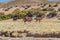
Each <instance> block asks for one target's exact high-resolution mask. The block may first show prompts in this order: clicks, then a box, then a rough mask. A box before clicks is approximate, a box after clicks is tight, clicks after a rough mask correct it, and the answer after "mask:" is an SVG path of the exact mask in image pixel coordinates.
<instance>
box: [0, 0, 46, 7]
mask: <svg viewBox="0 0 60 40" xmlns="http://www.w3.org/2000/svg"><path fill="white" fill-rule="evenodd" d="M43 2H46V0H15V1H12V2H8V3H0V4H1V7H9V6H21V5H36V4H40V3H43Z"/></svg>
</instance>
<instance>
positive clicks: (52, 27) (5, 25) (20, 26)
mask: <svg viewBox="0 0 60 40" xmlns="http://www.w3.org/2000/svg"><path fill="white" fill-rule="evenodd" d="M0 30H3V31H24V30H28V31H30V32H31V33H43V32H45V33H50V32H60V21H59V20H56V19H43V20H42V21H41V22H40V23H39V22H35V21H32V22H31V23H30V22H26V23H24V22H23V21H22V20H17V21H12V19H9V20H5V21H0Z"/></svg>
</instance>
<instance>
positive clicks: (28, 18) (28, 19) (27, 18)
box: [23, 16, 32, 22]
mask: <svg viewBox="0 0 60 40" xmlns="http://www.w3.org/2000/svg"><path fill="white" fill-rule="evenodd" d="M23 21H24V22H31V21H32V17H28V16H26V17H24V18H23Z"/></svg>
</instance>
